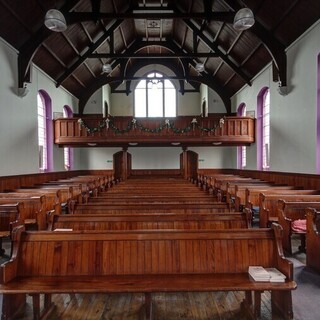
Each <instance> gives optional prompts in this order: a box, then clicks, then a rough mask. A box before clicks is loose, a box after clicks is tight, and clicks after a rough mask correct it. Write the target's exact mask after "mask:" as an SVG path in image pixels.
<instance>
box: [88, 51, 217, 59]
mask: <svg viewBox="0 0 320 320" xmlns="http://www.w3.org/2000/svg"><path fill="white" fill-rule="evenodd" d="M218 57H219V55H218V54H216V53H214V52H199V53H193V52H191V53H133V54H129V53H91V54H89V55H88V58H94V59H101V58H105V59H130V58H132V59H146V58H147V59H158V58H164V59H170V58H179V59H185V58H188V59H195V58H218Z"/></svg>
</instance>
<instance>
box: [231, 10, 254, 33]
mask: <svg viewBox="0 0 320 320" xmlns="http://www.w3.org/2000/svg"><path fill="white" fill-rule="evenodd" d="M254 22H255V21H254V16H253V12H252V11H251V10H250V9H249V8H242V9H240V10H239V11H238V12H237V13H236V15H235V16H234V21H233V27H234V28H235V29H236V30H240V31H242V30H246V29H249V28H251V27H252V26H253V25H254Z"/></svg>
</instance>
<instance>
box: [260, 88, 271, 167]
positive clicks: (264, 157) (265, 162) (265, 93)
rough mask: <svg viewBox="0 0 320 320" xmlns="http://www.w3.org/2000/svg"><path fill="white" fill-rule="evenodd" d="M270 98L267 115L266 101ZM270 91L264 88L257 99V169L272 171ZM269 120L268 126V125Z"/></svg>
mask: <svg viewBox="0 0 320 320" xmlns="http://www.w3.org/2000/svg"><path fill="white" fill-rule="evenodd" d="M267 98H268V100H269V103H268V110H269V111H268V113H267V114H266V99H267ZM270 110H271V103H270V89H269V88H268V87H264V88H263V89H261V90H260V92H259V94H258V98H257V169H258V170H263V171H268V170H270ZM266 120H268V124H266ZM266 128H268V133H269V134H268V154H266V148H265V147H264V146H265V144H266V143H265V142H266V141H265V140H266Z"/></svg>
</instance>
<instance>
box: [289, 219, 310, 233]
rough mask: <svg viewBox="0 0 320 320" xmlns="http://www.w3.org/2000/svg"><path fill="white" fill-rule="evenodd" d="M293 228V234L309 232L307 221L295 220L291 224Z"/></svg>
mask: <svg viewBox="0 0 320 320" xmlns="http://www.w3.org/2000/svg"><path fill="white" fill-rule="evenodd" d="M291 228H292V231H293V232H297V233H306V231H307V220H305V219H304V220H301V219H298V220H294V221H292V223H291Z"/></svg>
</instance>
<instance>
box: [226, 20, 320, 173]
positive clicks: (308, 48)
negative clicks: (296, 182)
mask: <svg viewBox="0 0 320 320" xmlns="http://www.w3.org/2000/svg"><path fill="white" fill-rule="evenodd" d="M319 34H320V20H319V21H318V23H316V24H315V25H314V26H313V27H312V28H310V29H309V30H308V31H307V32H306V33H305V34H304V35H303V36H302V37H301V38H300V39H299V40H298V41H296V42H295V43H294V44H293V45H291V46H290V47H289V48H288V49H287V58H288V90H289V93H288V95H286V96H281V95H280V94H279V93H278V91H277V88H278V84H277V83H274V82H272V70H271V69H272V67H271V65H270V66H269V67H268V68H266V69H265V70H264V71H263V72H262V73H261V74H260V75H259V76H258V77H256V79H255V80H254V81H253V84H252V87H248V86H246V87H244V88H243V90H241V91H240V92H238V93H237V95H235V96H234V97H233V99H232V104H233V110H234V111H236V108H237V107H238V106H239V105H240V103H242V102H244V103H245V104H246V106H247V111H249V110H254V111H255V112H256V107H257V95H258V93H259V91H260V90H261V89H262V88H263V87H264V86H268V87H270V108H271V109H270V123H271V132H270V170H272V171H285V172H301V173H316V120H317V117H316V111H317V57H318V54H319V53H320V37H319ZM247 153H248V154H247V167H246V168H247V169H256V163H257V162H256V144H254V145H252V146H250V147H248V148H247Z"/></svg>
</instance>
